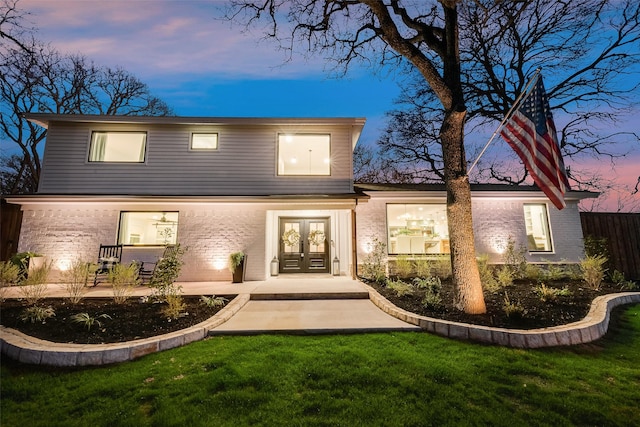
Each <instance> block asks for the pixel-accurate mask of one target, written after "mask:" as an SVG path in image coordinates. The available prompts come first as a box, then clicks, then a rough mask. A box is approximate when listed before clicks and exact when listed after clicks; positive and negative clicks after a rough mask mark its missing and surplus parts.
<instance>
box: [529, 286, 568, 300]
mask: <svg viewBox="0 0 640 427" xmlns="http://www.w3.org/2000/svg"><path fill="white" fill-rule="evenodd" d="M535 292H536V294H538V296H539V297H540V301H542V302H553V301H555V300H556V299H558V297H559V296H570V295H571V291H570V290H569V288H566V287H565V288H563V289H558V288H552V287H549V286H547V285H545V284H544V283H542V284H541V285H540V286H538V287H536V288H535Z"/></svg>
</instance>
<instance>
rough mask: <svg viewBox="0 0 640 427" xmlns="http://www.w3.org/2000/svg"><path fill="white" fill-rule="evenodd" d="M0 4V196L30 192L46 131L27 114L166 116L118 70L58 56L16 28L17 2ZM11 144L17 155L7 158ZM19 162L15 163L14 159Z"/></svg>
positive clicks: (158, 103)
mask: <svg viewBox="0 0 640 427" xmlns="http://www.w3.org/2000/svg"><path fill="white" fill-rule="evenodd" d="M2 1H3V3H0V5H1V6H0V13H1V14H2V15H0V25H1V27H0V35H1V36H2V37H1V38H0V113H1V114H0V138H1V139H2V140H6V141H7V144H5V143H3V150H7V153H5V154H4V155H3V157H2V159H0V167H1V172H2V179H3V182H2V189H3V192H7V193H16V192H27V193H30V192H35V191H36V190H37V188H38V179H39V177H40V170H41V159H40V153H41V151H42V145H43V142H44V141H45V139H46V130H44V129H42V128H41V127H40V126H36V125H34V124H33V123H31V122H29V121H27V120H25V119H24V118H23V116H22V114H23V113H26V112H40V113H56V114H119V115H170V114H172V111H171V109H170V108H169V107H168V105H167V104H166V103H165V102H164V101H162V100H160V99H159V98H157V97H155V96H153V95H152V94H151V91H150V89H149V87H148V86H147V85H146V84H144V83H142V82H141V81H140V80H139V79H137V78H136V77H135V76H133V75H131V74H130V73H128V72H126V71H125V70H123V69H121V68H108V67H99V66H96V65H95V64H93V63H92V62H91V61H89V60H88V59H87V58H86V57H84V56H82V55H63V54H61V53H59V52H58V51H57V50H56V49H55V48H53V47H51V46H50V45H48V44H45V43H42V42H39V41H38V40H36V39H35V38H34V37H33V33H32V32H30V31H27V30H25V28H24V27H23V26H21V19H24V15H23V14H20V12H19V11H18V10H17V8H16V4H17V1H13V0H2ZM11 142H12V143H13V144H14V146H15V150H17V151H19V152H20V155H17V154H9V153H8V152H9V148H8V147H9V144H10V143H11ZM16 156H18V157H16Z"/></svg>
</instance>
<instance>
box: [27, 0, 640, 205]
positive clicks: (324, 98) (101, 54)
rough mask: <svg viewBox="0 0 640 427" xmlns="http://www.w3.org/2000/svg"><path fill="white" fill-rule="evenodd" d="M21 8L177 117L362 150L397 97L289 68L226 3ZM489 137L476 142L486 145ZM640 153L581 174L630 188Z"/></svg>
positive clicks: (368, 79)
mask: <svg viewBox="0 0 640 427" xmlns="http://www.w3.org/2000/svg"><path fill="white" fill-rule="evenodd" d="M18 5H19V7H20V8H21V9H23V10H26V11H28V12H29V13H31V15H30V16H29V20H30V21H31V24H32V25H33V26H34V27H36V28H37V29H38V37H39V38H40V39H41V40H43V41H47V42H50V43H51V44H52V45H53V46H54V47H55V48H57V49H58V50H59V51H61V52H63V53H82V54H84V55H86V56H87V57H88V58H90V59H92V60H94V61H95V62H96V63H97V64H99V65H108V66H121V67H123V68H124V69H126V70H127V71H129V72H131V73H133V74H134V75H136V76H137V77H138V78H140V79H141V80H142V81H143V82H145V83H147V84H148V85H149V86H150V87H151V89H152V92H153V93H154V94H155V95H157V96H159V97H160V98H162V99H163V100H165V101H166V102H167V103H168V104H169V105H170V106H172V107H173V109H174V110H175V112H176V114H178V115H181V116H243V117H365V118H366V119H367V125H366V126H365V129H364V132H363V135H362V137H361V142H362V143H370V144H371V143H374V142H375V141H376V139H377V138H378V136H379V134H380V131H381V130H382V129H383V127H384V114H385V112H386V111H388V110H390V109H391V108H392V107H393V101H394V99H395V98H396V97H397V96H398V94H399V88H398V86H397V83H396V80H395V78H396V76H394V75H393V74H389V75H384V76H382V75H379V74H376V73H374V72H373V71H372V70H370V69H368V68H367V67H366V66H364V65H361V66H359V67H355V68H353V69H351V70H350V72H349V73H348V74H347V75H346V76H345V77H344V78H340V79H337V78H331V77H330V76H331V66H330V64H329V65H328V64H327V63H326V61H325V60H324V58H321V57H312V58H304V56H303V55H294V56H293V57H292V58H291V60H290V61H286V60H287V58H286V56H285V54H284V52H282V51H279V50H278V49H277V46H276V45H275V44H274V43H273V42H270V41H266V40H263V39H262V34H261V32H260V30H259V29H255V30H252V31H250V32H247V33H243V32H242V31H240V30H241V28H239V27H237V26H233V27H232V26H231V25H230V24H229V23H228V22H226V21H223V20H220V19H216V17H219V16H220V12H219V11H218V10H217V9H219V8H220V7H221V6H222V5H223V1H221V0H219V1H216V0H214V1H207V0H109V1H105V0H20V2H19V4H18ZM548 81H549V79H545V82H548ZM547 84H549V83H547ZM638 113H639V114H640V111H639V112H638ZM556 120H557V121H558V118H556ZM560 120H562V118H560ZM636 123H637V120H636V119H635V116H633V115H631V116H629V117H628V118H627V119H626V121H624V122H623V123H621V124H620V129H624V130H629V131H638V130H639V127H638V125H637V124H636ZM496 126H497V123H496ZM493 130H494V129H488V130H487V134H486V135H480V134H476V135H473V136H472V137H475V138H478V140H479V141H486V140H487V139H488V137H489V136H490V134H491V133H492V132H493ZM499 144H504V143H503V142H501V141H496V142H494V144H492V145H496V148H495V149H494V154H495V152H498V153H499V152H501V151H503V150H505V146H506V144H505V146H501V145H499ZM639 151H640V150H638V149H637V145H636V146H635V147H634V148H633V149H632V151H631V152H630V155H629V157H628V158H627V159H625V160H622V161H620V162H619V163H618V164H617V166H616V168H615V169H613V170H612V169H611V167H610V165H608V164H607V162H602V161H598V160H596V159H594V160H583V161H582V162H581V164H580V165H578V166H580V167H581V168H583V169H584V168H593V170H599V171H600V172H601V173H602V174H605V175H606V176H608V177H611V178H617V179H618V180H619V181H622V182H625V183H627V184H630V185H632V184H634V183H635V180H636V179H637V177H638V170H639V169H640V166H639V165H640V152H639ZM637 197H638V198H640V195H638V196H637Z"/></svg>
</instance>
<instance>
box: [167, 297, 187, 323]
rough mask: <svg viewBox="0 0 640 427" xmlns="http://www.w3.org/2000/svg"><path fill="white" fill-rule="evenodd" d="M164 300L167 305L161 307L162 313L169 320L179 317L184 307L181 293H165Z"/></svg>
mask: <svg viewBox="0 0 640 427" xmlns="http://www.w3.org/2000/svg"><path fill="white" fill-rule="evenodd" d="M165 302H166V304H167V306H166V307H164V308H163V309H162V314H164V315H165V316H166V317H167V318H168V319H169V320H172V319H173V320H175V319H177V318H179V317H180V316H181V315H182V313H183V311H184V309H185V307H186V304H185V303H184V301H183V300H182V295H167V297H166V299H165Z"/></svg>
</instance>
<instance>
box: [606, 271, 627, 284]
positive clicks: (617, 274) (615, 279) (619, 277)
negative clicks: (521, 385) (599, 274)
mask: <svg viewBox="0 0 640 427" xmlns="http://www.w3.org/2000/svg"><path fill="white" fill-rule="evenodd" d="M609 280H611V283H613V284H614V285H621V284H622V283H624V281H625V278H624V273H623V272H621V271H619V270H613V272H612V273H611V274H609Z"/></svg>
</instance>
